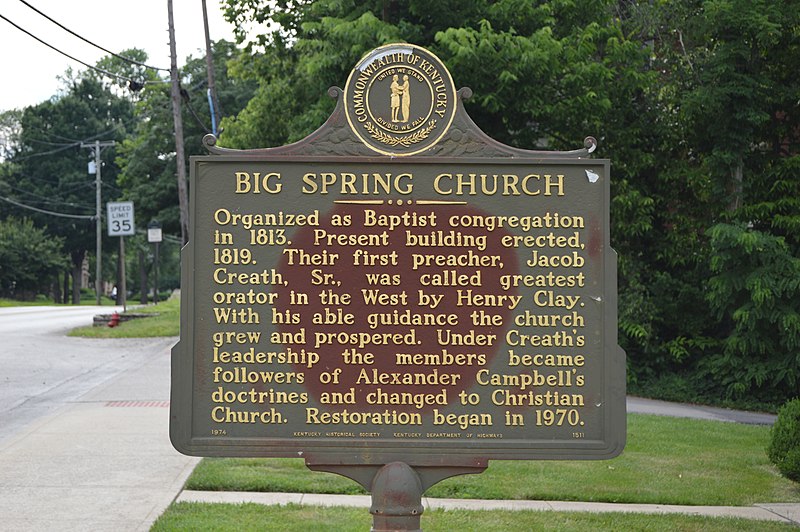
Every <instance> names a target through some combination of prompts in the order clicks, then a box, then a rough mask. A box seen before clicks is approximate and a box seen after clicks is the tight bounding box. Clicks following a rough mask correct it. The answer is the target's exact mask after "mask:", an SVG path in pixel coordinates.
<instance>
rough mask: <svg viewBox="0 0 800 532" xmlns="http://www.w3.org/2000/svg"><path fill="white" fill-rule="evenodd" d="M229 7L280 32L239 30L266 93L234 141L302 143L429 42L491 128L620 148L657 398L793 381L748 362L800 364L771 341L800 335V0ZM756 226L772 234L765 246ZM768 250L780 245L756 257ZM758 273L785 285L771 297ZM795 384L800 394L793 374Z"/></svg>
mask: <svg viewBox="0 0 800 532" xmlns="http://www.w3.org/2000/svg"><path fill="white" fill-rule="evenodd" d="M226 4H227V16H228V18H229V20H232V21H236V22H237V23H238V24H239V25H240V27H246V26H247V25H248V24H250V23H268V24H270V27H271V28H272V30H271V32H267V33H262V34H259V35H257V36H255V37H252V36H250V35H248V34H246V33H245V32H242V33H241V34H240V35H239V42H240V43H241V44H244V45H245V53H244V54H243V55H241V56H240V57H239V58H237V59H236V61H234V62H233V63H232V65H233V66H232V71H233V72H234V74H235V75H236V76H238V77H240V78H241V79H248V80H257V81H258V83H259V86H258V90H257V92H256V93H255V95H254V97H253V99H252V100H251V101H250V102H249V103H248V104H247V106H246V107H245V109H244V110H243V111H242V112H241V113H239V115H238V116H237V117H236V118H235V119H234V118H228V119H226V120H225V121H224V122H223V126H224V127H225V132H224V133H223V135H222V137H221V142H222V143H223V144H224V145H226V146H231V147H236V148H254V147H264V146H274V145H280V144H285V143H288V142H292V141H296V140H299V139H301V138H303V137H304V136H306V135H307V134H309V133H310V132H312V131H313V130H314V129H315V128H317V127H318V126H319V125H320V124H322V123H323V121H324V120H325V119H326V118H327V116H328V114H329V113H330V111H331V109H332V107H333V102H332V101H330V99H329V98H328V97H327V95H326V90H327V88H328V87H329V86H331V85H341V84H342V83H343V82H344V80H345V79H347V75H348V74H349V71H350V69H351V68H352V66H353V65H354V64H355V63H356V62H357V61H358V59H360V57H361V56H362V55H363V54H364V53H366V52H367V51H369V50H371V49H373V48H375V47H377V46H379V45H381V44H385V43H387V42H397V41H408V42H413V43H415V44H418V45H421V46H424V47H426V48H428V49H430V50H432V51H433V52H434V53H436V54H437V55H438V56H439V57H440V58H441V59H442V60H443V61H444V62H445V63H446V64H447V66H448V67H449V69H450V70H451V72H453V73H454V76H455V78H456V79H455V81H456V84H457V85H459V86H462V85H470V86H471V87H472V89H473V92H474V94H475V96H474V97H473V98H472V100H470V101H468V102H466V106H467V109H468V111H469V113H470V115H471V116H472V117H473V118H474V119H475V121H476V122H477V123H478V125H479V126H480V127H481V128H482V129H483V130H484V131H486V132H487V133H488V134H489V135H490V136H492V137H494V138H496V139H498V140H500V141H502V142H505V143H507V144H511V145H514V146H518V147H523V148H534V149H535V148H550V149H571V148H574V147H576V144H578V143H580V140H581V139H583V137H584V136H586V135H589V134H592V135H595V136H597V137H598V139H599V140H600V150H599V155H600V156H601V157H606V158H610V159H611V160H612V161H613V167H612V171H613V175H612V179H613V184H612V196H613V197H612V213H611V219H612V239H611V240H612V244H613V245H614V247H615V248H616V249H617V251H618V252H619V256H620V263H619V277H620V281H619V288H620V296H619V302H620V305H619V307H620V308H619V315H620V329H621V335H620V343H621V344H622V345H623V346H624V347H625V349H626V350H627V353H628V361H629V367H630V369H631V372H630V375H631V384H632V385H633V386H632V387H633V388H634V389H635V390H636V391H637V392H640V393H653V394H661V395H669V394H670V393H671V390H670V388H672V389H673V390H675V389H677V390H678V393H679V394H680V395H679V396H678V397H679V398H680V399H687V398H688V399H696V400H708V399H712V400H713V399H716V400H719V399H720V397H723V398H725V397H728V398H732V399H741V398H743V397H744V396H745V395H746V394H748V393H751V392H752V393H754V394H756V395H760V396H761V397H765V396H766V395H767V391H768V390H769V389H770V386H772V385H775V384H776V383H777V381H774V380H771V379H770V378H767V379H762V378H761V377H759V378H751V377H752V376H748V375H746V374H742V373H741V372H739V371H738V369H737V368H741V367H742V366H741V365H742V364H744V363H745V361H747V360H749V359H753V360H756V361H759V362H758V363H756V364H754V366H753V368H752V369H753V370H754V371H755V372H757V373H758V374H759V375H763V374H764V372H765V371H770V370H774V371H773V373H770V375H772V376H778V375H784V373H781V372H780V371H778V369H779V368H783V367H785V365H786V364H794V366H792V368H791V369H793V370H795V371H796V368H797V364H798V362H800V360H799V359H797V349H796V347H795V346H794V343H793V342H794V340H793V339H792V338H793V336H792V335H793V334H794V333H791V334H790V333H788V332H785V333H784V334H785V335H786V337H785V338H782V339H777V338H776V339H774V340H775V341H776V342H778V343H771V342H769V341H767V340H768V338H765V337H764V334H765V333H764V331H767V330H770V331H772V333H771V334H772V335H776V334H778V333H779V331H778V330H777V329H776V328H775V327H777V326H778V324H780V323H783V321H784V320H789V321H788V322H787V323H789V325H787V326H789V329H787V330H793V329H791V327H793V325H791V323H793V322H792V320H793V319H794V318H793V317H792V316H794V313H795V311H796V310H797V308H796V305H795V304H794V303H793V301H794V299H796V298H795V297H794V295H793V294H794V292H792V290H791V289H790V288H791V287H789V288H787V287H785V286H784V287H781V286H782V285H780V284H778V285H773V284H771V283H772V282H773V281H775V282H777V281H776V280H774V279H771V276H774V275H794V274H793V273H792V272H793V271H794V270H793V269H792V268H793V266H790V265H792V264H794V262H793V260H791V259H792V258H797V257H798V255H800V171H798V170H800V159H798V154H799V153H800V150H798V143H799V141H800V103H799V102H798V98H797V95H798V94H800V86H798V85H800V82H798V81H797V79H796V76H795V75H793V73H794V72H797V70H798V68H799V67H800V64H798V62H800V33H798V32H797V28H798V27H800V12H799V11H798V10H797V9H795V7H796V6H794V5H793V4H792V3H789V2H778V3H776V2H767V1H766V0H757V1H747V0H679V1H670V2H666V1H662V0H657V1H654V2H633V1H624V0H623V1H619V0H618V1H610V0H604V1H602V2H586V1H565V0H542V1H538V2H526V1H521V0H498V1H496V2H491V3H483V2H474V1H466V0H448V1H445V2H434V3H431V2H422V1H419V0H405V1H401V0H385V1H380V2H378V1H367V2H353V1H347V0H345V1H340V0H316V1H312V0H304V1H300V2H289V1H285V0H277V1H274V2H273V1H268V0H227V1H226ZM719 224H724V225H719ZM731 227H733V228H735V230H734V229H731ZM726 235H727V236H726ZM753 239H754V240H756V241H758V242H761V244H760V246H761V247H758V246H757V247H755V248H753V247H752V246H751V247H748V246H750V244H748V242H752V241H753ZM777 242H782V244H778V243H777ZM762 248H763V250H765V251H764V253H767V252H768V255H769V256H766V255H761V256H756V255H758V254H759V253H761V251H759V250H760V249H762ZM728 270H731V271H735V272H736V274H735V275H727V274H726V271H728ZM740 279H748V280H750V281H749V282H751V283H754V284H753V285H752V286H750V287H743V286H741V285H738V284H735V283H734V281H737V280H740ZM756 286H758V287H767V288H764V290H766V292H764V293H767V292H768V293H770V294H772V296H769V297H767V299H764V300H762V299H759V298H763V297H766V296H764V293H762V292H760V291H758V290H754V288H753V287H756ZM764 305H766V306H764ZM770 305H776V306H774V307H773V306H770ZM768 307H769V308H768ZM776 312H777V314H776ZM745 315H746V316H747V317H748V318H749V319H750V321H748V319H745ZM790 322H791V323H790ZM759 346H760V347H759ZM764 346H768V348H767V349H765V347H764ZM787 350H788V351H787ZM784 355H785V356H784ZM787 357H788V358H787ZM723 362H724V363H723ZM756 366H757V368H756ZM776 368H778V369H776ZM780 383H781V386H783V387H782V388H781V392H780V393H788V389H789V388H790V387H791V386H789V387H786V386H784V385H786V384H789V383H790V381H789V380H785V379H784V380H780ZM673 397H675V396H673ZM787 398H788V397H787ZM783 399H784V397H774V398H773V399H772V400H773V401H775V402H782V401H783Z"/></svg>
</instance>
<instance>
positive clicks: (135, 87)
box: [0, 15, 169, 92]
mask: <svg viewBox="0 0 800 532" xmlns="http://www.w3.org/2000/svg"><path fill="white" fill-rule="evenodd" d="M0 19H3V20H5V21H6V22H8V23H9V24H11V25H12V26H14V27H15V28H17V29H18V30H19V31H21V32H22V33H24V34H26V35H28V36H29V37H31V38H33V39H36V40H37V41H39V42H40V43H42V44H43V45H45V46H47V47H48V48H50V49H51V50H54V51H56V52H58V53H60V54H61V55H63V56H64V57H67V58H69V59H72V60H73V61H75V62H77V63H80V64H82V65H83V66H85V67H86V68H88V69H90V70H94V71H96V72H99V73H101V74H103V75H105V76H108V77H110V78H114V79H118V80H122V81H127V82H128V87H129V88H130V89H131V90H132V91H134V92H136V91H138V90H139V89H141V88H142V84H152V83H159V84H160V83H169V82H168V81H163V80H162V81H147V80H145V81H141V82H139V81H136V80H133V79H130V78H126V77H125V76H121V75H119V74H114V73H113V72H109V71H108V70H104V69H102V68H99V67H96V66H92V65H90V64H89V63H86V62H85V61H81V60H80V59H78V58H77V57H74V56H71V55H69V54H68V53H66V52H64V51H61V50H59V49H58V48H56V47H55V46H53V45H52V44H50V43H48V42H45V41H43V40H42V39H40V38H39V37H37V36H36V35H34V34H33V33H31V32H29V31H28V30H26V29H25V28H23V27H21V26H19V25H18V24H15V23H14V22H12V21H11V20H9V19H8V18H7V17H5V16H3V15H0Z"/></svg>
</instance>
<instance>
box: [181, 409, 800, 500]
mask: <svg viewBox="0 0 800 532" xmlns="http://www.w3.org/2000/svg"><path fill="white" fill-rule="evenodd" d="M768 440H769V429H768V428H767V427H761V426H750V425H738V424H733V423H722V422H716V421H704V420H692V419H679V418H670V417H662V416H650V415H637V414H630V415H629V416H628V444H627V446H626V448H625V451H624V452H623V453H622V455H621V456H619V457H617V458H615V459H613V460H608V461H491V462H490V465H489V468H488V469H487V470H486V471H485V472H484V473H482V474H480V475H464V476H458V477H453V478H450V479H447V480H445V481H443V482H440V483H438V484H436V485H435V486H433V487H432V488H430V489H429V490H428V491H427V492H426V493H425V495H426V496H429V497H450V498H476V499H521V500H566V501H598V502H626V503H645V504H682V505H724V506H746V505H752V504H755V503H766V502H800V486H798V484H795V483H793V482H791V481H789V480H787V479H785V478H783V477H781V476H780V475H779V474H778V473H777V471H776V470H775V469H774V467H773V466H772V465H771V464H770V462H769V460H768V458H767V456H766V452H765V448H766V446H767V442H768ZM743 486H746V487H747V489H743ZM186 487H187V489H193V490H217V491H227V490H231V491H285V492H309V493H348V494H353V493H364V491H363V490H362V489H361V488H360V486H358V484H356V483H355V482H354V481H352V480H349V479H346V478H344V477H340V476H338V475H333V474H329V473H318V472H312V471H310V470H308V469H306V468H305V465H304V463H303V461H302V460H300V459H287V458H274V459H244V458H206V459H204V460H203V461H202V462H201V463H200V464H199V465H198V467H197V468H196V469H195V471H194V473H193V474H192V476H191V477H190V478H189V480H188V482H187V486H186Z"/></svg>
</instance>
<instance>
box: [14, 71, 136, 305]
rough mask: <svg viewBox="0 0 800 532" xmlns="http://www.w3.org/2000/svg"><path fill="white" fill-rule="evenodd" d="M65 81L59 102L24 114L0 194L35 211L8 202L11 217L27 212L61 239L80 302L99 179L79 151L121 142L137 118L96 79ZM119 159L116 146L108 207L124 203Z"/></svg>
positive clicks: (107, 178) (106, 178)
mask: <svg viewBox="0 0 800 532" xmlns="http://www.w3.org/2000/svg"><path fill="white" fill-rule="evenodd" d="M65 80H66V83H67V86H66V89H65V91H64V93H63V94H62V95H61V96H59V97H56V98H53V99H51V100H48V101H45V102H42V103H40V104H38V105H35V106H31V107H27V108H25V109H24V110H23V111H22V115H21V117H20V119H19V134H18V138H17V145H16V147H15V148H14V149H13V153H12V154H11V156H10V157H8V159H7V161H6V162H5V163H4V166H5V171H4V172H3V175H2V177H3V180H2V182H0V194H2V195H4V196H6V197H13V198H15V199H16V202H17V203H20V204H23V205H25V206H27V207H33V208H35V209H37V210H36V211H31V210H29V209H25V210H21V208H20V207H19V206H18V205H9V204H5V205H4V207H3V210H4V212H5V213H17V214H21V213H22V212H24V213H26V214H27V215H29V216H30V217H31V219H32V220H33V221H34V223H35V224H36V225H37V226H38V227H47V232H48V234H49V235H52V236H54V237H60V238H61V239H62V241H63V246H64V251H65V253H66V254H68V255H69V256H70V259H71V264H72V277H73V296H72V300H73V302H74V303H77V302H78V301H79V298H80V292H79V289H80V283H79V282H78V280H79V279H80V274H81V268H82V265H83V261H84V259H85V257H86V254H87V250H90V249H94V247H95V232H94V228H95V226H94V221H93V220H92V219H91V217H92V216H93V215H94V212H95V206H94V180H93V178H91V177H90V176H89V175H88V173H87V162H88V160H89V158H90V153H89V152H88V151H87V150H85V149H81V142H90V141H93V140H94V139H101V140H116V141H117V142H120V141H121V140H122V138H123V137H124V135H125V130H126V127H128V126H129V125H130V123H131V122H132V120H133V115H132V107H131V104H130V102H129V101H127V100H125V99H122V98H120V97H118V96H115V95H114V94H112V92H111V90H110V87H109V86H108V85H104V83H103V82H102V81H101V80H100V79H99V78H97V77H96V76H94V75H93V74H84V75H80V76H74V75H73V74H72V73H69V72H68V74H67V77H66V78H65ZM113 157H114V150H113V148H110V149H107V150H105V151H104V153H103V164H104V166H103V170H102V172H103V184H104V186H103V189H102V197H103V202H105V201H107V200H108V199H113V198H116V197H118V190H117V189H116V187H115V186H114V183H115V181H116V175H117V172H118V169H117V167H116V165H115V164H114V163H113ZM43 211H47V212H43ZM48 213H58V214H60V215H64V216H58V217H54V215H53V214H48Z"/></svg>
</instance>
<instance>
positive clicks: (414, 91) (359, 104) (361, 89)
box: [344, 44, 456, 155]
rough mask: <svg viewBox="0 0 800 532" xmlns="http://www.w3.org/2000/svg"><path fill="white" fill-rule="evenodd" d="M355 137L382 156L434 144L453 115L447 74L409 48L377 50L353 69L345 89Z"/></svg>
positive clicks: (430, 57) (426, 54)
mask: <svg viewBox="0 0 800 532" xmlns="http://www.w3.org/2000/svg"><path fill="white" fill-rule="evenodd" d="M344 99H345V113H346V115H347V122H348V124H350V127H351V128H352V130H353V132H354V133H355V134H356V136H357V137H358V138H359V139H360V140H361V141H362V142H363V143H364V144H366V145H367V146H368V147H369V148H370V149H372V150H374V151H376V152H378V153H381V154H384V155H414V154H416V153H420V152H421V151H424V150H426V149H428V148H430V147H431V146H433V145H434V144H436V143H437V142H438V141H439V140H440V139H441V138H442V137H443V136H444V135H445V134H446V133H447V130H448V128H449V127H450V124H451V123H452V122H453V117H454V116H455V111H456V89H455V86H454V84H453V79H452V78H451V77H450V72H448V71H447V68H446V67H445V66H444V64H443V63H442V62H441V61H440V60H439V58H438V57H436V56H435V55H433V54H432V53H431V52H429V51H427V50H425V49H424V48H420V47H419V46H415V45H413V44H389V45H386V46H382V47H380V48H376V49H375V50H373V51H372V52H370V53H369V54H367V55H366V56H364V58H363V59H361V61H360V62H359V63H358V64H357V65H356V67H355V68H354V69H353V71H352V72H351V73H350V77H349V78H348V80H347V85H345V89H344Z"/></svg>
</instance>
